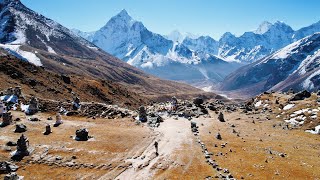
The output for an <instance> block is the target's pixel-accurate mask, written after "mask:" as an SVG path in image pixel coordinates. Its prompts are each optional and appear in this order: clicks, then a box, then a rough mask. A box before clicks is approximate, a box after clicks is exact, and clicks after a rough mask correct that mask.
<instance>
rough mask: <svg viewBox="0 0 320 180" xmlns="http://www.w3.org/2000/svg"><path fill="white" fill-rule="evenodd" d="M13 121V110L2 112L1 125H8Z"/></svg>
mask: <svg viewBox="0 0 320 180" xmlns="http://www.w3.org/2000/svg"><path fill="white" fill-rule="evenodd" d="M11 123H12V115H11V112H6V113H3V114H2V123H1V124H0V127H5V126H8V125H10V124H11Z"/></svg>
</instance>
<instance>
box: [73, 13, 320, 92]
mask: <svg viewBox="0 0 320 180" xmlns="http://www.w3.org/2000/svg"><path fill="white" fill-rule="evenodd" d="M73 32H74V33H76V34H78V35H79V36H82V37H83V38H86V39H87V40H88V41H90V42H92V43H93V44H95V45H96V46H98V47H99V48H101V49H103V50H105V51H106V52H108V53H110V54H112V55H114V56H116V57H118V58H120V59H122V60H123V61H125V62H127V63H128V64H130V65H133V66H135V67H137V68H139V69H141V70H143V71H145V72H147V73H150V74H153V75H156V76H158V77H161V78H164V79H170V80H177V81H183V82H187V83H189V84H192V85H194V86H196V87H201V88H203V87H206V88H205V89H206V90H213V89H219V88H220V89H222V90H224V89H226V88H225V86H231V85H232V84H230V83H227V84H222V86H223V87H220V86H221V82H223V80H224V78H225V77H227V76H228V75H229V74H230V73H231V72H234V71H236V70H237V69H238V68H239V67H241V66H245V65H248V64H250V63H254V62H256V61H258V60H260V59H263V58H266V57H268V56H270V54H272V53H275V52H276V51H278V50H280V49H281V48H284V47H285V46H287V45H289V44H291V43H294V42H296V41H298V40H300V39H302V38H304V37H306V36H309V35H312V34H314V33H316V32H320V21H319V22H317V23H315V24H312V25H310V26H308V27H304V28H301V29H299V30H296V31H295V30H293V29H292V28H291V27H290V26H289V25H287V24H285V23H283V22H280V21H277V22H275V23H270V22H263V23H262V24H261V25H260V26H259V27H258V28H257V30H255V31H252V32H245V33H244V34H243V35H241V36H239V37H237V36H235V35H233V34H231V33H230V32H226V33H225V34H224V35H223V36H222V37H221V38H220V39H219V40H215V39H213V38H211V37H210V36H198V37H197V36H193V35H189V36H188V35H183V34H181V33H180V32H178V31H173V32H172V33H171V34H169V35H166V36H162V35H160V34H156V33H153V32H150V31H149V30H148V29H147V28H146V27H145V26H144V25H143V24H142V22H139V21H136V20H134V19H133V18H132V17H131V16H130V15H129V14H128V12H127V11H126V10H122V11H121V12H120V13H119V14H117V15H116V16H114V17H112V18H111V19H110V20H109V21H108V22H107V24H106V25H105V26H103V27H102V28H101V29H99V30H98V31H96V32H90V33H85V32H81V31H79V30H73ZM249 66H250V65H249ZM236 72H237V71H236ZM242 72H244V71H242ZM266 73H269V72H266ZM255 76H256V75H251V76H250V77H251V78H253V77H255ZM286 77H287V76H286ZM243 81H247V79H245V78H244V79H242V80H241V82H240V81H237V83H239V84H241V83H242V82H243ZM248 81H249V79H248ZM244 84H245V83H244ZM208 87H209V88H208ZM269 88H271V87H269ZM227 89H228V90H229V88H227ZM267 89H268V88H263V90H267ZM297 89H299V88H298V87H297ZM309 89H310V90H313V89H314V88H313V87H312V86H310V87H309ZM261 90H262V89H259V90H258V91H255V92H252V93H253V94H256V93H257V92H261ZM244 92H245V91H244ZM250 93H251V92H250ZM250 93H249V94H250Z"/></svg>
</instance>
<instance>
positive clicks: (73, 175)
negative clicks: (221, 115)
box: [0, 111, 320, 180]
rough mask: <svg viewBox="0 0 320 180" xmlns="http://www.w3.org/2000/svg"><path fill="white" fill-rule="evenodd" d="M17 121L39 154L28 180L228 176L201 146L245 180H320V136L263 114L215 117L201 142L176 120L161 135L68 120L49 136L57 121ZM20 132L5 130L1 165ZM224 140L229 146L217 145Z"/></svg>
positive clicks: (25, 166) (22, 171)
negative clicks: (79, 137) (78, 135)
mask: <svg viewBox="0 0 320 180" xmlns="http://www.w3.org/2000/svg"><path fill="white" fill-rule="evenodd" d="M13 115H14V119H15V118H17V117H20V118H21V119H22V123H24V124H26V125H27V127H28V131H27V132H26V133H25V135H26V136H27V137H28V138H29V141H30V146H31V147H32V149H33V152H32V154H31V156H29V157H25V158H24V160H23V161H21V162H19V163H17V165H18V166H20V168H19V170H18V171H17V173H18V174H19V175H21V176H24V177H25V179H26V180H27V179H44V178H47V179H205V178H210V177H212V178H214V177H215V176H216V175H219V174H220V173H222V174H223V171H224V170H220V171H217V170H216V169H214V168H212V166H210V165H209V164H208V163H207V162H206V158H205V155H204V153H203V152H202V148H201V144H200V143H199V142H201V143H202V144H205V146H206V147H207V149H208V151H209V152H211V153H213V155H212V156H211V157H210V158H211V159H213V160H215V162H216V163H217V164H218V165H219V167H222V168H226V169H228V171H230V173H231V174H232V175H233V176H234V177H235V178H237V179H242V178H244V179H319V177H320V167H319V159H320V144H319V138H320V137H319V135H312V134H309V133H306V132H304V131H303V130H298V129H297V130H283V129H282V128H280V127H279V128H277V127H273V125H274V124H275V123H279V122H280V120H267V119H266V117H265V115H262V114H252V115H246V114H244V113H240V112H239V111H236V112H232V113H226V114H225V119H226V121H227V122H225V123H222V122H219V121H218V120H217V115H216V114H215V113H214V112H213V111H211V112H210V116H211V117H207V118H205V117H200V118H195V119H192V121H194V122H197V125H198V126H199V135H198V136H195V135H194V134H193V133H192V132H191V129H190V121H188V120H187V119H184V118H178V119H175V118H171V117H167V118H165V119H164V122H163V123H161V125H160V127H159V128H155V129H152V128H149V127H148V126H146V125H136V124H135V123H134V121H133V120H132V119H114V120H110V119H109V120H108V119H99V118H98V119H95V120H94V119H87V118H78V117H64V119H65V120H64V124H62V125H61V126H59V127H56V128H53V129H52V131H53V133H52V134H50V135H49V136H44V135H42V132H43V131H44V126H45V124H47V123H50V124H52V121H48V120H46V119H47V118H48V117H49V116H51V115H50V114H38V115H36V117H39V118H40V119H41V120H42V121H40V122H30V121H27V120H25V119H26V117H25V115H24V114H22V113H19V112H14V114H13ZM253 121H254V123H253ZM19 123H20V122H19ZM231 125H234V126H232V127H231ZM81 127H86V128H88V130H89V135H91V136H93V138H92V139H90V140H89V141H86V142H79V141H75V140H74V139H73V136H74V135H75V131H76V130H77V129H79V128H81ZM233 129H234V130H235V131H236V132H237V133H235V132H233ZM13 130H14V125H10V126H7V127H5V128H1V129H0V132H1V136H0V144H1V150H0V161H7V160H9V158H10V150H15V148H11V149H10V148H9V147H7V146H5V145H4V144H6V143H7V142H8V141H14V142H15V141H16V140H17V139H18V137H19V136H20V134H16V133H13ZM218 132H220V134H221V136H222V140H217V139H216V138H215V136H216V134H217V133H218ZM237 134H239V135H238V136H237ZM155 141H157V142H158V143H159V155H158V156H156V154H155V147H154V142H155ZM282 156H284V157H282ZM227 174H229V173H227ZM0 177H1V178H3V175H0Z"/></svg>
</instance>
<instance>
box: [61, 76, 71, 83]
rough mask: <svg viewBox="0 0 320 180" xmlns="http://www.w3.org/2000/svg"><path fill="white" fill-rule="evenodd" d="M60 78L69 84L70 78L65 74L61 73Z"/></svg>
mask: <svg viewBox="0 0 320 180" xmlns="http://www.w3.org/2000/svg"><path fill="white" fill-rule="evenodd" d="M61 79H62V81H63V82H64V83H66V84H70V83H71V79H70V77H69V76H67V75H61Z"/></svg>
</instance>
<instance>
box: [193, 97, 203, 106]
mask: <svg viewBox="0 0 320 180" xmlns="http://www.w3.org/2000/svg"><path fill="white" fill-rule="evenodd" d="M193 104H195V105H196V106H201V105H202V104H203V99H202V98H200V97H197V98H194V99H193Z"/></svg>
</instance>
